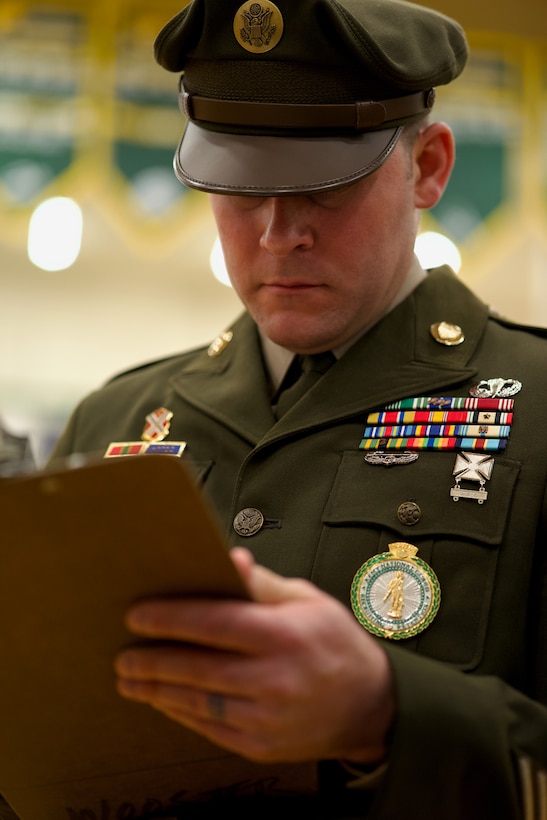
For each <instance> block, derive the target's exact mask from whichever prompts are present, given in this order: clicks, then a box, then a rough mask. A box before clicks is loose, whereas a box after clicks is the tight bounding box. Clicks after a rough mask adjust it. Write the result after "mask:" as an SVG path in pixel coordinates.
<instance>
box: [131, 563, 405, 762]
mask: <svg viewBox="0 0 547 820" xmlns="http://www.w3.org/2000/svg"><path fill="white" fill-rule="evenodd" d="M231 554H232V557H233V560H234V563H235V564H236V566H237V568H238V570H239V572H240V573H241V575H242V576H243V578H244V579H245V581H246V583H247V586H248V588H249V590H250V592H251V595H252V598H253V600H252V601H234V600H218V599H204V598H195V599H192V598H180V599H176V600H153V601H145V602H143V603H139V604H137V605H135V606H134V607H133V608H132V609H131V610H130V611H129V612H128V615H127V625H128V627H129V629H130V630H131V631H132V632H134V633H136V634H137V635H140V636H142V637H144V638H147V639H158V641H161V643H158V646H157V647H155V646H154V645H152V646H150V644H148V645H147V646H146V647H142V648H139V647H137V648H131V649H128V650H126V651H124V652H122V653H121V654H120V655H119V657H118V658H117V659H116V671H117V674H118V683H117V686H118V691H119V692H120V694H121V695H123V696H124V697H127V698H130V699H132V700H137V701H142V702H144V703H149V704H150V705H151V706H153V707H155V708H156V709H159V710H160V711H162V712H164V713H165V714H166V715H168V716H169V717H171V718H172V719H173V720H176V721H178V722H179V723H181V724H183V725H184V726H187V727H188V728H190V729H193V730H194V731H196V732H199V733H200V734H202V735H204V736H205V737H207V738H208V739H209V740H211V741H212V742H214V743H216V744H218V745H219V746H222V747H224V748H226V749H229V750H230V751H232V752H235V753H237V754H239V755H241V756H243V757H247V758H249V759H251V760H255V761H258V762H280V761H287V762H296V761H305V760H319V759H327V758H344V759H347V760H351V761H354V762H356V763H370V764H375V763H378V762H380V761H381V760H382V758H383V757H384V756H385V753H386V745H385V742H386V741H385V739H386V735H387V732H388V730H389V728H390V726H391V724H392V721H393V716H394V711H395V698H394V692H393V682H392V676H391V670H390V667H389V664H388V660H387V657H386V655H385V653H384V651H383V650H382V648H381V646H380V644H379V643H378V642H377V641H376V639H374V638H373V637H372V636H371V635H369V634H368V633H367V632H366V631H365V630H364V629H363V627H362V626H360V624H359V623H358V622H357V621H356V620H355V618H354V617H353V615H352V614H351V613H350V612H349V610H348V609H346V608H345V607H344V606H343V605H342V604H341V603H339V602H338V601H336V600H335V599H334V598H332V597H331V596H329V595H327V594H326V593H324V592H322V591H321V590H319V589H318V588H317V587H315V586H314V585H313V584H311V583H309V582H308V581H305V580H300V579H287V578H283V577H282V576H280V575H276V574H275V573H273V572H271V571H270V570H268V569H266V568H265V567H262V566H259V565H257V564H255V563H254V562H253V559H252V557H251V554H250V553H249V552H248V551H247V550H246V549H243V548H241V547H236V548H234V549H233V550H232V553H231ZM166 641H168V642H169V643H166Z"/></svg>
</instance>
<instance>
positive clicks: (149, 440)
mask: <svg viewBox="0 0 547 820" xmlns="http://www.w3.org/2000/svg"><path fill="white" fill-rule="evenodd" d="M172 418H173V413H172V412H171V410H167V408H166V407H158V409H157V410H154V411H152V413H149V414H148V415H147V416H146V419H145V421H146V424H145V425H144V430H143V431H142V435H141V440H140V441H111V442H110V444H109V445H108V447H107V448H106V452H105V454H104V458H116V457H119V456H143V455H166V456H178V457H179V458H180V456H181V455H182V453H183V452H184V449H185V447H186V442H185V441H164V440H163V439H164V438H167V436H168V435H169V428H170V426H171V419H172Z"/></svg>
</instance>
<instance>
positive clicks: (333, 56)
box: [155, 0, 468, 194]
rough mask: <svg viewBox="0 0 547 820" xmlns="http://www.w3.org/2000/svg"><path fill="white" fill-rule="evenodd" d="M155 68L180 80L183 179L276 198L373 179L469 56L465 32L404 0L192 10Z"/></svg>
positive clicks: (229, 2) (197, 0)
mask: <svg viewBox="0 0 547 820" xmlns="http://www.w3.org/2000/svg"><path fill="white" fill-rule="evenodd" d="M155 56H156V59H157V61H158V62H159V63H160V65H162V66H163V67H164V68H166V69H168V70H169V71H175V72H181V73H182V77H181V89H180V95H179V103H180V106H181V109H182V111H183V113H184V114H185V116H186V118H187V119H188V121H189V122H188V126H187V128H186V131H185V134H184V135H183V138H182V140H181V143H180V145H179V147H178V149H177V153H176V155H175V171H176V173H177V176H178V177H179V179H181V181H182V182H184V183H185V184H187V185H190V186H192V187H196V188H201V189H203V190H209V191H216V192H225V193H249V194H253V193H256V194H264V193H271V194H279V193H300V192H302V191H313V190H319V189H322V188H326V187H328V188H332V187H337V186H340V185H343V184H347V182H349V181H352V180H354V179H359V178H361V177H363V176H365V175H367V174H368V173H372V172H373V171H374V170H376V169H377V168H378V167H379V166H380V165H381V164H382V163H383V162H384V161H385V159H386V158H387V156H389V154H390V153H391V151H392V150H393V148H394V146H395V144H396V142H397V140H398V138H399V136H400V133H401V126H403V125H404V124H406V123H408V122H412V121H414V120H416V119H419V118H420V117H422V116H423V115H424V114H426V113H427V112H428V111H429V110H430V108H431V107H432V105H433V101H434V98H435V93H434V89H435V87H436V86H438V85H443V84H446V83H449V82H451V81H452V80H453V79H455V78H456V77H457V76H458V75H459V74H460V72H461V71H462V70H463V68H464V66H465V63H466V61H467V57H468V47H467V42H466V38H465V34H464V32H463V30H462V28H461V26H460V25H459V24H458V23H457V22H455V21H454V20H452V19H451V18H449V17H447V16H446V15H444V14H441V13H439V12H436V11H433V10H431V9H428V8H425V7H423V6H420V5H418V4H416V3H412V2H404V0H276V3H275V4H274V3H271V2H261V3H258V2H246V3H244V4H241V2H240V0H193V2H191V3H190V4H189V5H188V6H186V7H185V8H184V9H183V10H182V11H181V12H179V14H177V15H176V16H175V17H174V18H173V19H172V20H170V21H169V22H168V23H167V24H166V25H165V26H164V28H163V29H162V30H161V31H160V33H159V34H158V36H157V38H156V42H155ZM331 149H333V150H334V151H335V153H334V154H332V155H331V157H330V159H328V160H327V161H326V162H325V159H326V156H327V154H326V152H329V153H330V150H331ZM287 151H289V153H290V154H291V156H287ZM283 157H285V159H284V158H283ZM321 158H322V159H321ZM264 161H265V162H266V167H265V166H264V165H262V169H261V164H262V163H263V162H264ZM323 166H326V167H323Z"/></svg>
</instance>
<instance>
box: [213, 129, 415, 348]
mask: <svg viewBox="0 0 547 820" xmlns="http://www.w3.org/2000/svg"><path fill="white" fill-rule="evenodd" d="M211 204H212V208H213V213H214V216H215V220H216V223H217V226H218V230H219V235H220V239H221V242H222V247H223V249H224V256H225V259H226V265H227V268H228V273H229V275H230V279H231V282H232V284H233V287H234V289H235V290H236V292H237V293H238V295H239V297H240V299H241V300H242V302H243V304H244V305H245V306H246V308H247V310H248V311H249V313H250V314H251V315H252V316H253V318H254V319H255V321H256V322H257V324H258V325H259V327H260V328H261V330H262V331H263V332H264V333H265V334H266V336H268V337H269V338H270V339H272V340H273V341H274V342H276V343H277V344H280V345H282V346H283V347H287V348H289V349H290V350H293V351H295V352H297V353H314V352H320V351H322V350H326V349H333V348H336V347H338V346H340V345H343V344H344V343H345V342H348V341H349V340H350V339H352V338H353V337H354V336H355V335H357V334H358V333H359V331H361V330H363V329H365V328H366V327H367V326H369V325H370V324H371V323H373V322H374V321H375V320H376V319H377V318H378V317H379V316H380V315H381V314H382V313H383V312H384V311H385V310H386V308H387V307H388V306H389V304H390V303H391V301H392V300H393V299H394V297H395V295H396V293H397V291H398V290H399V288H400V286H401V283H402V282H403V280H404V278H405V275H406V273H407V271H408V269H409V267H410V265H411V263H412V254H413V248H414V239H415V234H416V227H417V213H418V212H417V209H416V207H415V197H414V182H413V173H412V167H411V160H410V158H409V150H408V148H407V147H406V146H405V145H404V144H402V143H399V144H398V145H397V147H396V149H395V150H394V152H393V153H392V154H391V156H390V157H389V159H388V160H387V161H386V162H385V163H384V165H383V166H382V167H381V168H380V169H379V170H378V171H376V172H375V173H374V174H372V175H371V176H369V177H366V178H365V179H363V180H361V181H359V182H357V183H354V184H353V185H349V186H347V187H345V188H343V189H341V190H338V191H333V192H321V193H317V194H309V195H307V196H299V195H298V196H279V197H255V196H227V195H218V194H215V195H211Z"/></svg>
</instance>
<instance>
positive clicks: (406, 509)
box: [397, 501, 422, 527]
mask: <svg viewBox="0 0 547 820" xmlns="http://www.w3.org/2000/svg"><path fill="white" fill-rule="evenodd" d="M421 517H422V511H421V509H420V508H419V506H418V505H417V504H416V503H415V502H414V501H405V502H404V503H403V504H400V505H399V508H398V509H397V518H398V519H399V521H400V522H401V524H406V526H407V527H411V526H412V525H413V524H417V523H418V521H419V520H420V518H421Z"/></svg>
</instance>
